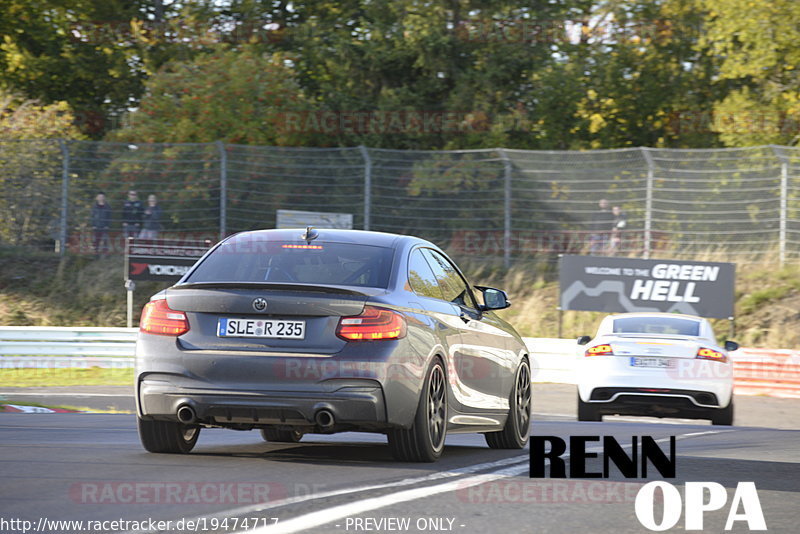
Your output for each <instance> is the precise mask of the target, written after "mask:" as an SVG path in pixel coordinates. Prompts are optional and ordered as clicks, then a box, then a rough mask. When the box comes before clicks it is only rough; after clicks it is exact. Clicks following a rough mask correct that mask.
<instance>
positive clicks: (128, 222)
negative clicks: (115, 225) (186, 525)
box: [122, 189, 144, 240]
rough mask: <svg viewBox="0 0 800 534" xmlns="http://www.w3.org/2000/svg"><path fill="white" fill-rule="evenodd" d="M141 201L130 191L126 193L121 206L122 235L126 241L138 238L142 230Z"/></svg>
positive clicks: (134, 192)
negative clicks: (126, 195)
mask: <svg viewBox="0 0 800 534" xmlns="http://www.w3.org/2000/svg"><path fill="white" fill-rule="evenodd" d="M143 211H144V210H143V209H142V201H141V200H139V197H138V196H137V194H136V191H134V190H133V189H131V190H130V191H128V199H127V200H126V201H125V204H123V205H122V234H123V236H124V237H125V239H126V240H127V239H128V238H129V237H138V236H139V231H140V230H141V229H142V213H143Z"/></svg>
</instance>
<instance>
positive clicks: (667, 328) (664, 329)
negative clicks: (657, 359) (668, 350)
mask: <svg viewBox="0 0 800 534" xmlns="http://www.w3.org/2000/svg"><path fill="white" fill-rule="evenodd" d="M614 333H615V334H671V335H677V336H699V335H700V323H699V322H698V321H692V320H691V319H681V318H679V317H625V318H623V319H614Z"/></svg>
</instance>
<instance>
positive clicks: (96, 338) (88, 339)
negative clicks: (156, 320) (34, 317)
mask: <svg viewBox="0 0 800 534" xmlns="http://www.w3.org/2000/svg"><path fill="white" fill-rule="evenodd" d="M136 332H137V329H136V328H100V327H42V326H0V368H3V369H19V368H38V369H43V368H45V369H49V368H64V367H68V368H89V367H105V368H109V367H113V368H126V367H133V364H134V358H133V356H134V354H135V350H136Z"/></svg>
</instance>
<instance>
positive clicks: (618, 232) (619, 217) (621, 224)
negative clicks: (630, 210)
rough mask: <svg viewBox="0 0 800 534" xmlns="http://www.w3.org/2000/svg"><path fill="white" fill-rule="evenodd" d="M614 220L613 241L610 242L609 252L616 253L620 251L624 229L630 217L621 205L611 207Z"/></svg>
mask: <svg viewBox="0 0 800 534" xmlns="http://www.w3.org/2000/svg"><path fill="white" fill-rule="evenodd" d="M611 214H612V215H613V216H614V221H613V222H612V227H611V242H610V243H609V247H608V248H609V253H610V254H614V253H616V252H618V251H619V249H620V248H621V245H622V231H623V230H624V229H625V227H626V226H627V225H628V217H627V215H625V213H624V212H623V211H622V208H620V207H619V206H613V207H612V208H611Z"/></svg>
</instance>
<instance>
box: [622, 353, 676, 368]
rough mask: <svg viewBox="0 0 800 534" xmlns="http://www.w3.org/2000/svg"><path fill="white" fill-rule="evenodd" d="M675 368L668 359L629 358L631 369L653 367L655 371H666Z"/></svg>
mask: <svg viewBox="0 0 800 534" xmlns="http://www.w3.org/2000/svg"><path fill="white" fill-rule="evenodd" d="M674 366H675V361H674V360H671V359H669V358H640V357H638V356H631V367H655V368H657V369H668V368H670V367H674Z"/></svg>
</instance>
